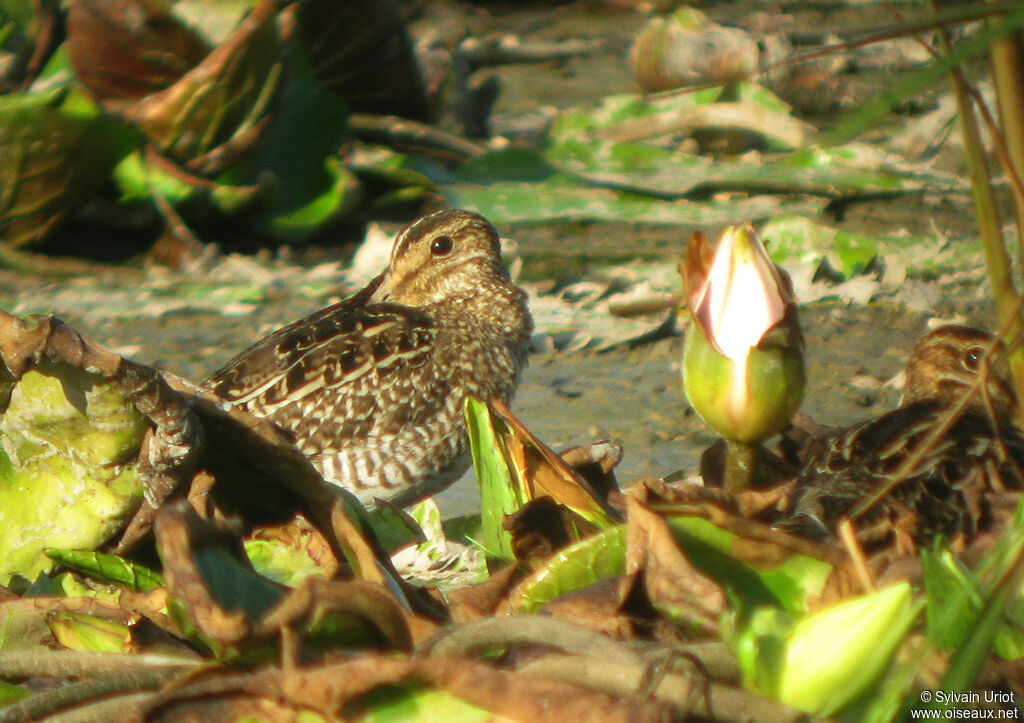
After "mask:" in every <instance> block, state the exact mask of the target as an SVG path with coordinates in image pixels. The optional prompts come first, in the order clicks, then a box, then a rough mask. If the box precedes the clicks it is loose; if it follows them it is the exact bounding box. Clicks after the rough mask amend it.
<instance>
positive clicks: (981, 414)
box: [779, 325, 1024, 549]
mask: <svg viewBox="0 0 1024 723" xmlns="http://www.w3.org/2000/svg"><path fill="white" fill-rule="evenodd" d="M989 349H995V350H996V351H997V352H1000V351H1002V345H1001V344H997V343H996V342H995V341H994V339H993V337H992V335H990V334H988V333H986V332H983V331H980V330H978V329H973V328H971V327H966V326H959V325H947V326H942V327H939V328H937V329H935V330H934V331H931V332H929V333H928V334H926V335H924V336H923V337H921V339H920V340H918V342H917V344H916V345H915V346H914V349H913V351H912V352H911V354H910V358H909V360H908V362H907V370H906V386H905V388H904V394H903V400H902V402H901V404H900V406H899V407H898V408H897V409H895V410H893V411H891V412H888V413H886V414H883V415H882V416H880V417H878V418H876V419H872V420H869V421H867V422H863V423H861V424H857V425H854V426H852V427H849V428H847V429H842V430H837V431H835V432H834V433H831V434H829V435H828V436H826V437H825V438H824V439H821V440H818V441H817V443H816V447H815V449H814V450H813V451H812V452H811V453H810V454H809V456H808V459H807V460H806V462H805V464H804V467H803V470H802V471H801V473H800V476H799V477H798V479H797V481H796V484H795V486H794V488H793V493H792V496H791V502H790V505H789V510H788V511H787V513H786V515H785V517H784V519H783V521H782V522H781V523H780V525H779V526H780V527H783V528H787V529H790V530H792V531H795V532H798V533H799V534H803V535H806V536H808V537H813V538H817V539H823V538H828V537H830V536H832V535H834V533H835V530H836V524H837V522H838V520H839V518H840V517H841V516H843V515H849V514H850V513H851V512H852V511H853V510H854V509H855V508H856V507H857V506H858V504H859V503H860V502H862V501H863V500H864V499H866V498H867V497H868V496H870V495H871V494H872V493H873V492H874V491H875V490H877V489H879V488H880V487H881V486H882V485H884V484H885V483H886V482H887V481H890V480H891V479H892V475H893V474H894V473H895V472H896V471H897V470H898V468H899V467H900V466H901V465H902V464H903V462H904V460H906V459H907V458H908V457H909V456H910V455H911V454H913V453H914V452H915V450H917V449H918V447H919V446H920V445H922V444H924V443H925V442H926V441H927V439H928V437H929V436H930V435H931V433H932V431H933V430H934V429H935V428H936V427H937V425H940V424H942V422H943V421H944V420H945V419H946V417H947V416H948V415H949V413H950V411H951V410H952V409H953V407H954V405H956V404H957V403H958V402H959V401H960V399H961V398H962V397H963V396H964V395H965V394H966V393H967V392H968V390H969V389H970V388H971V386H972V385H973V384H975V382H976V381H977V378H978V376H979V375H983V376H984V379H983V383H982V384H981V386H980V387H979V388H978V389H977V393H976V394H975V395H974V396H973V397H971V398H970V400H969V401H968V402H967V404H966V406H965V407H964V409H963V411H962V413H961V414H960V415H959V416H958V417H957V418H956V420H955V421H954V422H953V423H952V424H951V425H950V427H949V428H948V429H947V430H946V431H945V432H944V433H943V434H942V435H941V436H940V437H939V439H938V440H937V441H936V443H935V444H934V446H933V447H932V448H931V449H929V450H928V451H927V452H926V453H925V454H924V455H923V457H922V459H921V460H920V462H918V463H917V464H916V465H914V467H913V469H911V470H910V471H909V473H908V474H907V475H906V476H905V477H904V478H903V479H902V481H901V482H899V483H898V484H896V486H895V487H894V488H893V489H892V490H891V491H889V492H888V494H886V495H885V496H884V497H883V498H882V499H881V500H879V502H878V503H876V504H875V505H874V507H873V508H871V509H870V510H868V511H867V512H866V513H865V514H864V515H863V516H862V517H861V518H860V519H858V520H856V521H855V527H856V529H857V534H858V538H859V539H860V540H861V542H862V544H865V545H869V546H872V545H876V544H878V543H883V542H885V541H886V540H890V541H891V540H895V541H896V542H897V543H898V544H899V545H900V546H901V547H903V548H904V549H906V548H907V547H908V546H911V547H912V544H913V543H916V544H917V545H928V544H930V542H931V540H932V539H933V538H934V537H935V536H937V535H943V536H945V537H946V539H947V540H949V541H950V542H952V543H959V542H962V541H967V540H969V539H970V538H972V537H973V536H974V535H975V534H977V533H978V532H980V531H983V530H986V529H989V528H990V527H991V526H992V524H993V521H994V520H993V518H994V514H995V512H994V510H995V508H996V507H998V506H999V505H998V504H997V503H998V502H999V501H1000V500H999V495H1002V494H1004V493H1005V492H1006V491H1008V490H1020V489H1021V488H1022V487H1024V438H1022V437H1021V434H1020V431H1019V430H1018V428H1017V427H1016V426H1015V424H1014V418H1015V415H1016V414H1017V411H1018V409H1017V398H1016V395H1015V394H1014V392H1013V388H1012V386H1011V384H1010V383H1009V382H1008V379H1007V376H1006V371H1005V368H1004V367H1003V366H1002V365H1001V364H999V363H997V362H994V361H991V360H993V359H994V358H995V357H996V356H998V355H987V352H988V350H989Z"/></svg>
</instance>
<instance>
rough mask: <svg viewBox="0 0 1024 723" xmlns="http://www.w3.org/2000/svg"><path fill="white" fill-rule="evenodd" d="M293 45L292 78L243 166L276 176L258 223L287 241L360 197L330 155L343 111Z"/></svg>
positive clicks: (254, 173)
mask: <svg viewBox="0 0 1024 723" xmlns="http://www.w3.org/2000/svg"><path fill="white" fill-rule="evenodd" d="M293 49H294V50H295V51H296V53H299V54H298V55H297V56H296V58H295V61H296V62H295V67H294V68H293V69H292V78H291V80H290V82H289V83H288V86H287V88H286V89H285V91H284V93H283V96H282V97H281V99H280V103H281V106H280V108H279V109H278V110H277V111H276V112H275V114H274V118H273V121H272V123H271V126H270V128H269V129H268V131H267V135H266V138H265V139H264V141H263V144H262V147H261V150H260V152H259V154H258V156H257V157H256V158H255V159H254V160H253V162H252V163H251V164H250V165H249V167H248V170H247V171H246V173H247V174H249V178H254V177H257V176H258V175H260V174H264V173H269V174H271V175H272V177H273V178H274V179H275V183H274V191H275V192H274V194H273V196H272V198H271V200H270V204H269V207H268V209H267V211H266V214H265V218H264V220H263V222H262V223H263V225H264V226H265V228H266V229H267V230H268V231H269V232H270V233H272V234H275V235H276V236H277V237H278V238H281V239H284V240H288V241H296V240H301V239H303V238H305V237H306V236H308V235H309V234H310V233H312V232H313V231H315V230H316V229H317V228H318V227H319V226H320V225H321V224H323V223H325V222H327V221H329V220H331V219H334V218H338V217H340V216H342V215H344V214H345V213H347V212H349V211H350V210H351V209H352V208H353V207H354V205H355V204H357V203H358V202H359V201H360V200H361V196H360V195H359V188H360V185H359V183H358V180H357V179H356V177H355V175H354V174H353V173H352V172H351V171H350V170H348V169H347V168H345V167H343V166H342V165H341V163H340V162H339V161H338V160H337V159H336V158H334V157H333V155H332V154H333V153H334V152H335V151H336V150H337V148H338V144H339V143H340V141H341V137H342V134H343V132H344V130H345V127H346V124H347V122H348V113H347V111H346V109H345V107H344V105H343V104H342V103H341V101H339V100H338V98H337V97H336V96H335V95H333V94H332V93H329V92H327V91H326V90H324V89H323V88H322V87H321V86H320V84H319V83H317V82H316V80H314V79H313V78H312V76H311V75H310V73H309V71H308V69H307V68H306V65H305V62H304V61H303V56H302V55H301V53H300V52H299V50H300V49H299V48H296V47H295V46H294V44H293ZM236 176H237V174H236Z"/></svg>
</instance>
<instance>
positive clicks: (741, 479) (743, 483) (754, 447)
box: [725, 440, 761, 493]
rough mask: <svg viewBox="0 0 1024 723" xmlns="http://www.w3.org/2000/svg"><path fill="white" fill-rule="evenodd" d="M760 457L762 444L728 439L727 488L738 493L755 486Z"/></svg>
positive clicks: (726, 447) (726, 445)
mask: <svg viewBox="0 0 1024 723" xmlns="http://www.w3.org/2000/svg"><path fill="white" fill-rule="evenodd" d="M760 457H761V445H759V444H744V443H743V442H732V441H729V440H726V441H725V489H726V490H728V491H729V492H732V493H736V492H742V491H743V490H745V489H748V488H749V487H751V486H753V484H754V480H755V479H756V478H757V463H758V461H759V460H760Z"/></svg>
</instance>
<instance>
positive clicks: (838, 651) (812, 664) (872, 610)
mask: <svg viewBox="0 0 1024 723" xmlns="http://www.w3.org/2000/svg"><path fill="white" fill-rule="evenodd" d="M919 609H920V608H919V606H916V605H914V604H913V603H912V602H911V589H910V584H909V583H906V582H903V583H898V584H896V585H892V586H891V587H888V588H885V589H884V590H880V591H878V592H875V593H870V594H868V595H862V596H860V597H856V598H852V599H849V600H845V601H843V602H841V603H839V604H837V605H833V606H832V607H829V608H826V609H824V610H820V611H818V612H816V613H814V614H813V615H809V616H807V617H805V618H803V619H801V620H799V621H798V622H797V623H796V625H794V626H793V630H792V631H791V632H790V633H789V635H788V636H787V638H786V654H785V659H784V661H783V665H782V669H781V674H780V676H779V687H778V690H777V695H778V699H779V700H780V701H782V702H783V703H786V704H788V705H792V706H794V707H796V708H799V709H801V710H805V711H807V712H809V713H815V714H818V715H826V716H827V715H832V714H833V713H835V712H836V711H838V710H839V709H841V708H843V707H844V706H846V705H848V704H850V703H851V702H852V701H853V700H854V699H855V698H857V696H859V695H860V694H861V693H863V692H864V691H865V690H867V689H868V687H869V686H870V685H871V684H873V683H874V682H875V681H876V680H878V678H880V677H881V675H882V674H883V673H884V672H885V670H886V669H887V668H888V667H889V663H890V661H891V660H892V657H893V654H894V653H895V652H896V648H897V647H898V646H899V644H900V643H901V642H902V641H903V639H904V637H905V636H906V634H907V632H908V631H909V630H910V627H911V625H912V624H913V623H914V619H915V618H916V617H917V613H918V611H919Z"/></svg>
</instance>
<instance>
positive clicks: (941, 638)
mask: <svg viewBox="0 0 1024 723" xmlns="http://www.w3.org/2000/svg"><path fill="white" fill-rule="evenodd" d="M921 569H922V572H923V574H924V584H925V590H926V591H927V593H928V597H927V602H926V607H925V619H926V621H927V631H928V639H929V640H931V641H932V644H933V645H935V647H936V648H938V649H939V650H956V649H957V648H959V647H960V646H961V645H962V644H963V643H964V641H965V640H967V637H968V636H969V635H970V633H971V627H972V626H973V625H974V623H975V621H976V620H977V617H978V610H979V609H980V608H981V595H980V593H979V592H978V591H977V589H976V586H975V583H974V581H973V580H972V579H971V577H970V573H968V572H967V570H965V569H964V568H963V567H961V565H960V562H959V560H957V559H956V557H955V556H954V555H953V554H952V553H951V552H950V551H949V550H948V549H941V550H938V551H932V550H927V549H924V550H921Z"/></svg>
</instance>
